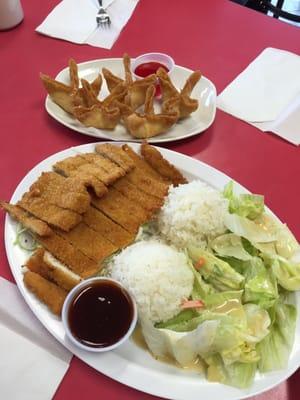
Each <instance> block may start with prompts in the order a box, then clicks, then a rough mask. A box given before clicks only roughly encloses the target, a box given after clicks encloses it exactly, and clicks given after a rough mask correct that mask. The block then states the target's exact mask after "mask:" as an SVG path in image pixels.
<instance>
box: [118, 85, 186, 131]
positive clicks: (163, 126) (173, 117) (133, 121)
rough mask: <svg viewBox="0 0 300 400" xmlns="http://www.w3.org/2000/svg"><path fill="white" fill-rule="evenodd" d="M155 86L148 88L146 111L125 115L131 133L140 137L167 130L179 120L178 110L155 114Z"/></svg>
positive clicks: (125, 121) (125, 122) (126, 124)
mask: <svg viewBox="0 0 300 400" xmlns="http://www.w3.org/2000/svg"><path fill="white" fill-rule="evenodd" d="M154 95H155V86H154V85H151V86H149V88H148V89H147V93H146V100H145V108H144V113H143V114H140V113H137V112H134V113H133V114H131V115H129V116H125V117H124V124H125V126H126V128H127V129H128V131H129V132H130V134H131V135H132V136H134V137H136V138H139V139H147V138H150V137H153V136H157V135H159V134H160V133H163V132H165V131H167V130H168V129H169V128H171V127H172V126H173V125H174V124H175V122H176V121H177V120H178V116H179V114H178V111H176V110H174V111H173V110H172V111H170V112H168V113H162V114H154V107H153V100H154Z"/></svg>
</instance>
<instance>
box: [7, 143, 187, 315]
mask: <svg viewBox="0 0 300 400" xmlns="http://www.w3.org/2000/svg"><path fill="white" fill-rule="evenodd" d="M95 150H96V152H94V153H80V154H77V155H75V156H72V157H68V158H66V159H63V160H61V161H58V162H56V163H55V164H54V165H53V170H54V172H53V171H49V172H44V173H42V174H41V176H40V177H39V178H38V179H37V180H36V181H35V182H34V183H33V184H32V185H31V187H30V188H29V190H28V191H27V192H26V193H24V195H23V196H22V198H21V200H20V201H19V202H17V204H16V205H13V204H9V203H6V202H3V201H1V202H0V207H1V208H3V209H4V210H5V211H7V212H8V213H9V214H10V215H11V216H12V217H13V218H14V219H16V220H18V221H19V222H20V223H21V224H22V225H23V226H24V227H25V228H27V229H29V230H30V231H31V232H32V234H33V236H34V238H35V239H36V241H37V243H38V244H39V246H41V247H38V248H37V249H36V250H35V251H34V252H33V254H32V255H31V257H30V258H29V259H28V260H27V262H26V263H25V268H26V272H25V273H24V283H25V285H26V287H27V288H28V289H29V290H30V291H31V292H33V293H34V294H36V296H37V297H38V298H39V299H40V300H41V301H42V302H44V303H45V304H47V305H48V307H49V309H50V310H51V311H52V312H54V313H55V314H57V315H60V312H61V307H62V304H63V301H64V298H65V297H66V294H67V292H68V291H70V290H71V289H72V288H73V287H74V286H75V285H76V284H78V283H79V282H80V281H81V280H82V279H86V278H88V277H91V276H93V275H95V274H97V273H99V271H100V270H101V268H103V266H104V264H105V259H106V258H107V257H109V256H111V255H112V254H114V253H115V252H117V251H118V250H120V249H122V248H124V247H126V246H128V245H129V244H130V243H132V242H134V240H135V238H136V234H137V232H138V230H139V228H140V226H141V225H142V224H144V223H146V222H148V221H149V220H151V219H152V218H153V216H154V214H155V212H157V211H158V210H159V209H160V208H161V206H162V205H163V203H164V198H165V196H166V195H167V194H168V190H169V186H170V184H171V182H172V183H173V184H177V183H181V182H183V181H184V180H185V178H184V177H183V176H182V175H181V174H180V172H179V171H177V170H176V168H175V167H173V166H172V165H171V164H170V163H168V161H167V160H165V159H164V158H163V157H162V156H160V153H159V152H158V151H157V150H155V149H154V150H153V148H152V147H151V146H148V145H146V144H145V145H143V146H142V155H143V157H141V156H140V155H139V154H137V153H136V152H135V151H134V150H133V149H132V148H131V147H130V146H128V145H123V147H119V146H116V145H113V144H108V143H105V144H98V145H96V146H95ZM90 189H92V190H90Z"/></svg>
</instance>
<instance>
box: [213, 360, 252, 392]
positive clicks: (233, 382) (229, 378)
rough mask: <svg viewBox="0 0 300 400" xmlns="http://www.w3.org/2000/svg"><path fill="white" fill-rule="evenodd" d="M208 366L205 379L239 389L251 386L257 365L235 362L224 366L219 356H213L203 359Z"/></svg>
mask: <svg viewBox="0 0 300 400" xmlns="http://www.w3.org/2000/svg"><path fill="white" fill-rule="evenodd" d="M205 362H206V363H207V364H208V369H207V379H208V380H209V381H210V382H220V383H223V384H225V385H230V386H234V387H237V388H240V389H244V388H247V387H249V386H251V384H252V383H253V380H254V376H255V371H256V366H257V363H256V362H254V363H241V362H235V363H232V364H229V365H225V364H224V362H223V360H222V358H221V356H220V355H219V354H215V355H213V356H210V357H207V358H205Z"/></svg>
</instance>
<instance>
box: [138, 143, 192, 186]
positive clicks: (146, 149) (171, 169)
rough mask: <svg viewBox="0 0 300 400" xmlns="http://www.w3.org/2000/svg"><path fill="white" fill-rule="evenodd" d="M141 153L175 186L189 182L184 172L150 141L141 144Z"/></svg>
mask: <svg viewBox="0 0 300 400" xmlns="http://www.w3.org/2000/svg"><path fill="white" fill-rule="evenodd" d="M141 154H142V156H143V157H144V159H145V160H146V161H147V162H148V163H149V164H150V165H151V167H152V168H153V169H154V170H155V171H157V172H158V173H159V174H160V175H161V176H162V177H164V178H165V179H166V180H168V181H171V182H172V183H173V185H174V186H178V185H180V184H183V183H187V180H186V179H185V177H184V176H183V175H182V173H181V172H180V171H179V170H178V169H177V168H176V167H175V166H174V165H172V164H171V163H169V161H168V160H166V159H165V158H164V157H163V156H162V155H161V154H160V152H159V151H158V150H157V149H156V148H155V147H153V146H150V144H148V143H143V144H142V145H141Z"/></svg>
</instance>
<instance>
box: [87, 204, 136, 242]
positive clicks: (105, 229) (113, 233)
mask: <svg viewBox="0 0 300 400" xmlns="http://www.w3.org/2000/svg"><path fill="white" fill-rule="evenodd" d="M83 221H84V223H86V224H87V225H88V226H89V227H90V228H92V229H94V230H95V231H96V232H99V233H100V234H101V235H102V236H104V237H105V238H106V239H107V240H109V241H110V242H111V243H113V244H114V245H115V246H117V247H118V248H119V249H120V248H123V247H125V246H128V245H129V244H130V243H132V242H133V241H134V238H135V235H134V234H133V233H129V232H128V231H127V230H126V229H124V228H122V226H121V225H119V224H117V223H115V222H114V221H113V220H112V219H110V218H109V217H107V216H106V215H105V214H103V213H102V212H101V211H100V210H97V209H96V208H95V207H89V209H88V210H87V212H86V213H85V214H84V217H83Z"/></svg>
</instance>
